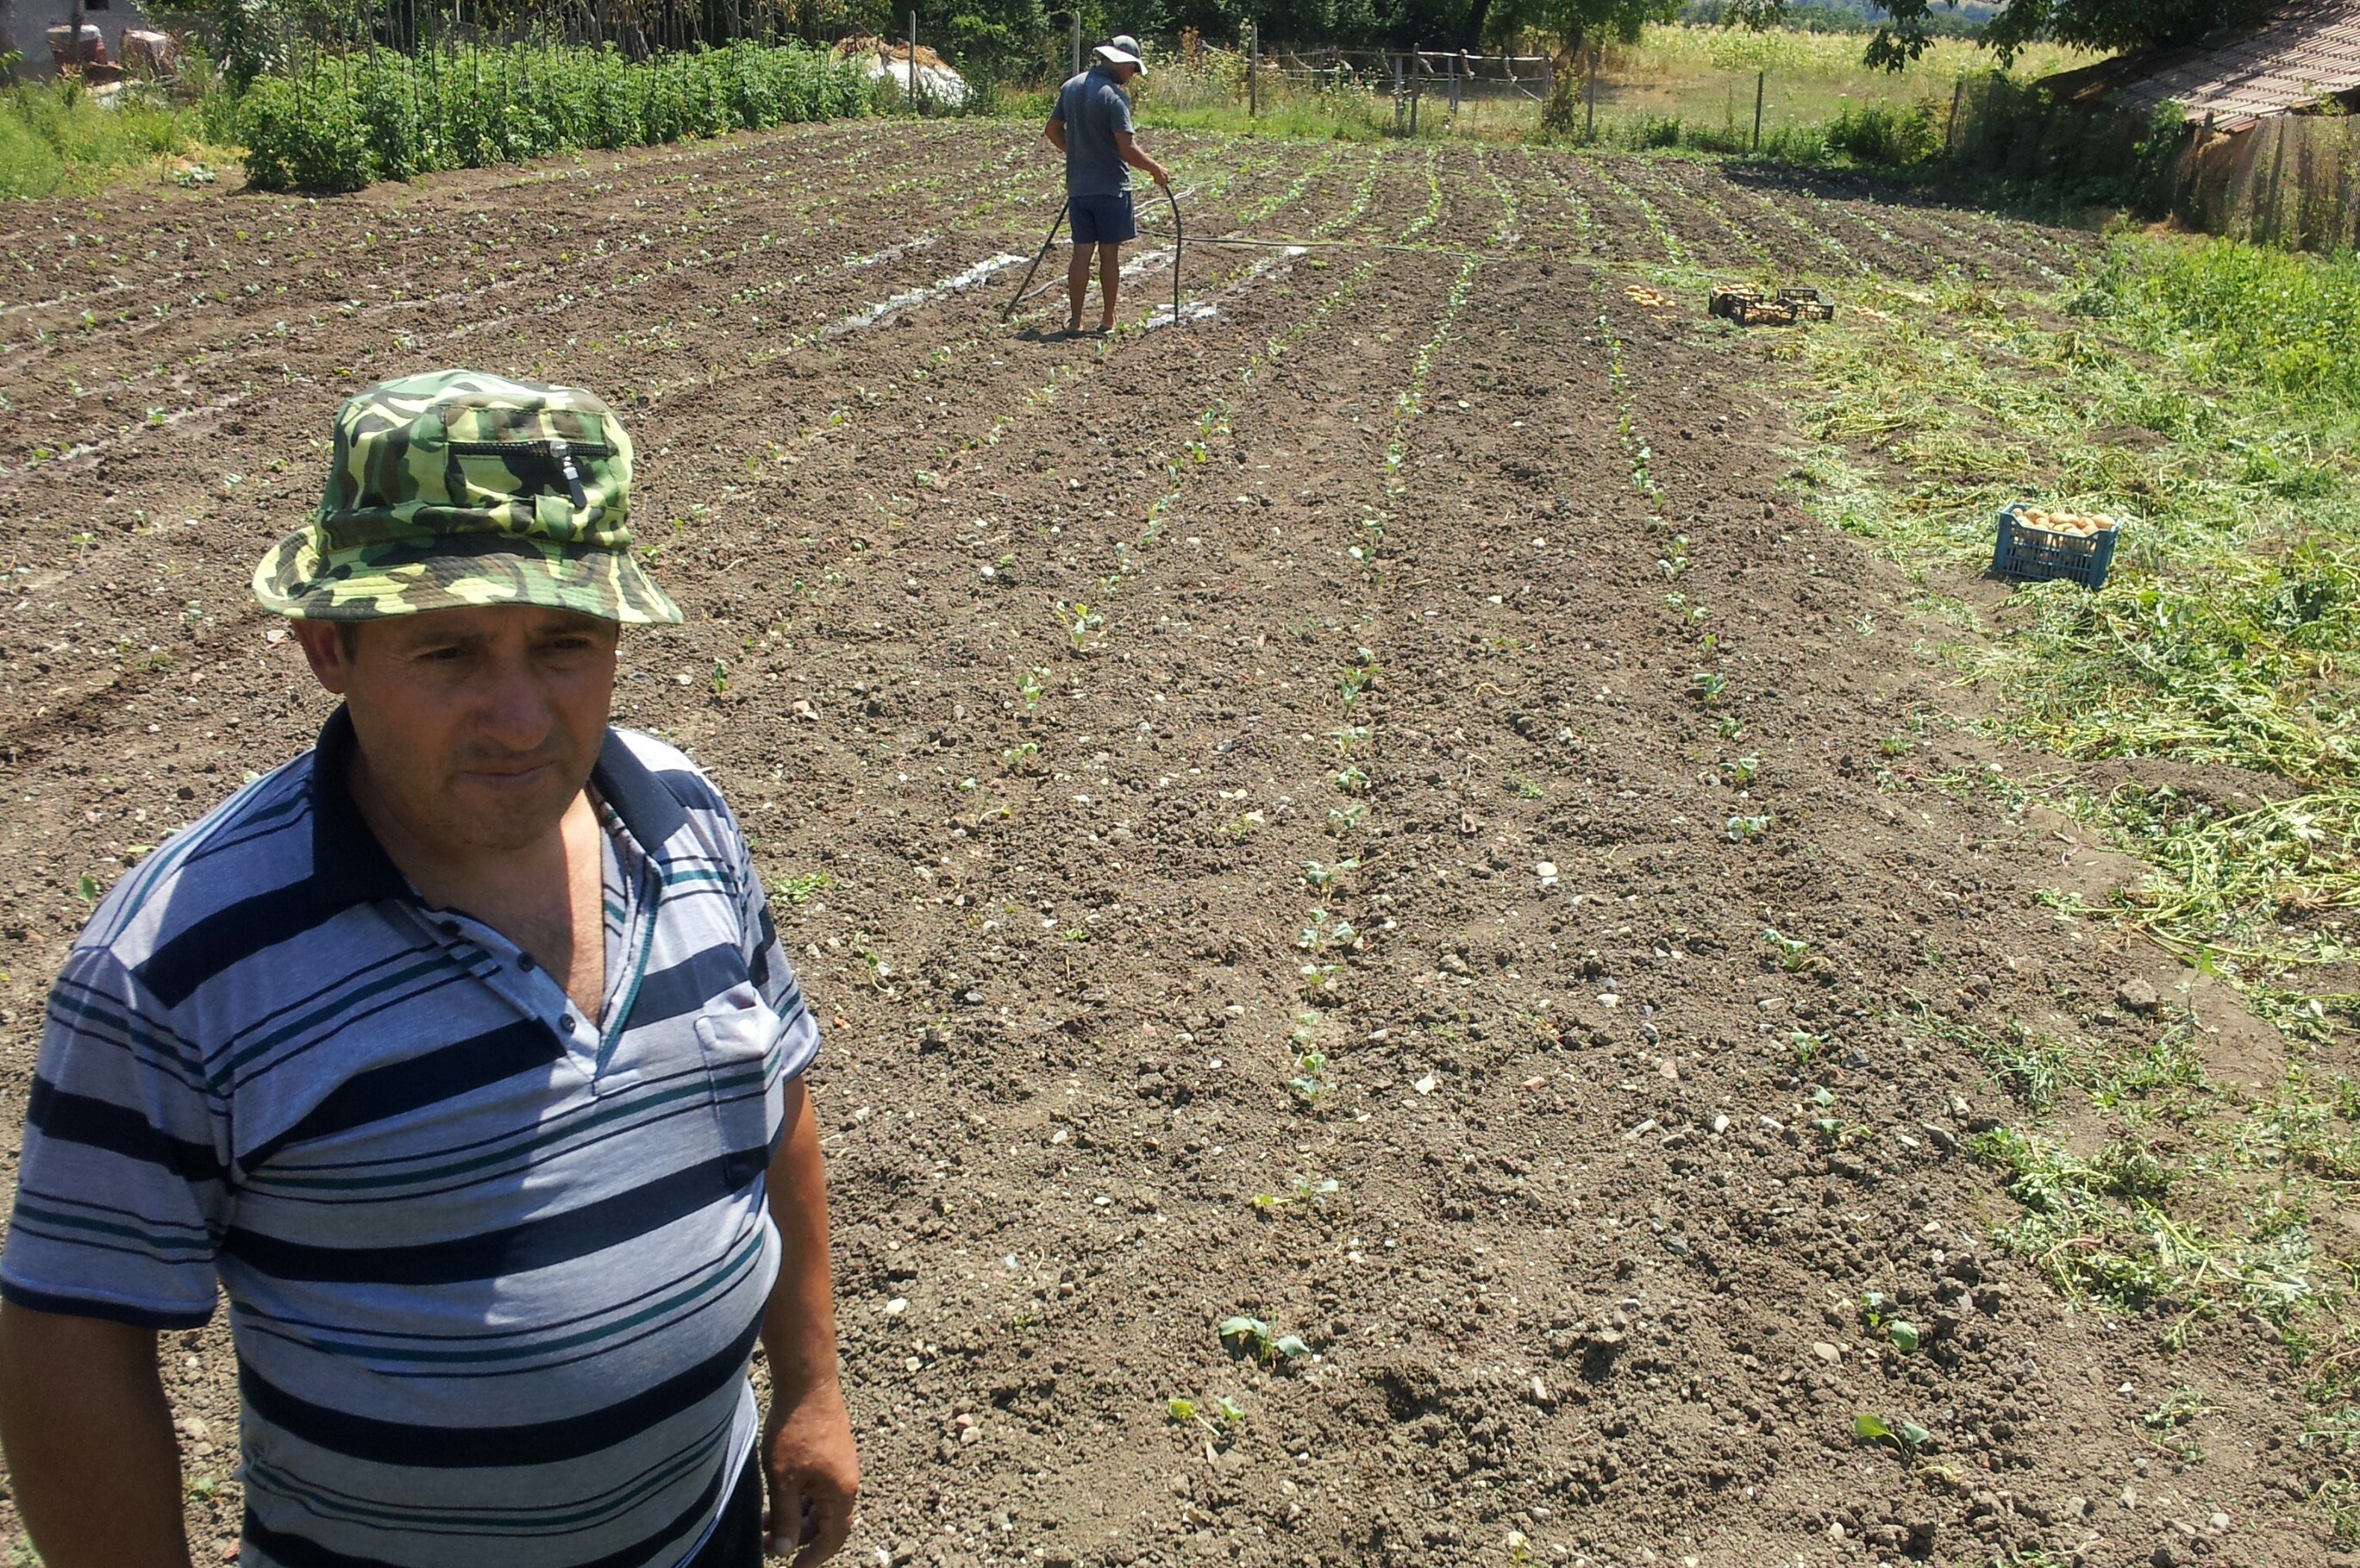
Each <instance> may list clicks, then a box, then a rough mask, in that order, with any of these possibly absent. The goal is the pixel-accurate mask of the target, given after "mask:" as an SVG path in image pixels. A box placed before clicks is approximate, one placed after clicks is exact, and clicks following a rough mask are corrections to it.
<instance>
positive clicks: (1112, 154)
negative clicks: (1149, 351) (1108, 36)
mask: <svg viewBox="0 0 2360 1568" xmlns="http://www.w3.org/2000/svg"><path fill="white" fill-rule="evenodd" d="M1146 69H1147V68H1146V67H1145V66H1143V65H1142V64H1140V62H1139V42H1138V40H1137V39H1135V38H1131V37H1130V36H1129V35H1128V34H1119V35H1117V36H1116V38H1115V40H1114V41H1113V42H1112V43H1108V44H1100V45H1098V63H1097V64H1095V65H1093V66H1091V67H1090V68H1089V70H1087V71H1084V72H1082V73H1081V74H1080V75H1079V76H1076V77H1075V78H1074V79H1073V80H1072V81H1071V82H1066V83H1065V86H1064V87H1063V88H1061V89H1059V90H1058V93H1057V106H1056V108H1055V109H1054V110H1052V111H1051V112H1050V114H1049V130H1048V136H1049V145H1050V146H1051V147H1055V148H1056V149H1057V150H1058V151H1059V152H1061V153H1064V154H1065V209H1066V212H1067V215H1068V218H1069V220H1070V221H1071V222H1072V223H1073V225H1074V259H1073V264H1072V265H1071V266H1069V267H1066V268H1065V300H1066V305H1065V330H1066V331H1067V332H1080V331H1081V330H1082V301H1083V299H1085V298H1086V297H1087V295H1088V294H1089V291H1090V253H1091V252H1092V251H1096V252H1097V253H1098V303H1099V304H1100V305H1101V306H1102V307H1103V308H1104V313H1103V314H1102V316H1101V317H1100V319H1099V321H1098V331H1100V332H1107V331H1109V330H1110V329H1111V328H1112V327H1113V326H1114V301H1115V294H1116V292H1117V290H1118V289H1119V288H1120V278H1121V275H1122V247H1123V242H1125V241H1126V240H1133V239H1137V238H1138V237H1139V224H1138V223H1137V222H1136V221H1135V220H1134V219H1133V218H1132V216H1131V169H1139V170H1141V171H1142V172H1143V173H1145V174H1146V175H1147V176H1148V177H1149V178H1150V179H1152V180H1154V181H1155V183H1156V184H1158V185H1164V186H1169V185H1170V184H1171V183H1172V174H1171V171H1170V170H1169V169H1165V168H1164V166H1163V165H1162V164H1160V163H1158V162H1156V161H1155V160H1154V159H1153V158H1150V157H1148V156H1147V154H1146V153H1145V152H1143V151H1142V150H1141V148H1140V146H1139V143H1138V141H1137V140H1136V139H1134V138H1133V136H1131V97H1130V94H1128V93H1125V92H1123V90H1122V89H1123V84H1124V83H1125V82H1129V81H1130V80H1131V78H1132V77H1134V76H1137V75H1139V74H1140V73H1141V72H1142V71H1145V70H1146ZM1126 166H1128V167H1126Z"/></svg>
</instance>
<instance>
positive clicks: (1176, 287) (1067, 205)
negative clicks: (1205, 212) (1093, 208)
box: [1000, 185, 1218, 326]
mask: <svg viewBox="0 0 2360 1568" xmlns="http://www.w3.org/2000/svg"><path fill="white" fill-rule="evenodd" d="M1157 189H1158V190H1160V191H1163V192H1164V205H1165V206H1167V207H1169V208H1171V209H1172V324H1173V325H1174V326H1178V325H1179V324H1180V249H1181V246H1182V245H1184V244H1185V243H1186V242H1185V231H1184V230H1183V229H1182V227H1181V223H1180V199H1179V198H1178V197H1177V196H1175V195H1174V194H1173V193H1172V187H1170V186H1169V185H1163V186H1158V187H1157ZM1073 204H1074V200H1073V198H1072V197H1070V196H1068V197H1067V198H1065V202H1064V204H1063V205H1061V206H1060V207H1058V209H1057V217H1056V221H1055V222H1054V223H1051V224H1050V225H1049V235H1048V237H1047V238H1046V239H1044V240H1043V241H1042V242H1041V248H1040V249H1039V250H1038V251H1035V252H1034V253H1033V256H1032V266H1030V267H1026V268H1025V269H1024V281H1023V282H1022V283H1020V284H1018V285H1017V286H1016V297H1015V298H1014V299H1011V300H1009V301H1008V304H1007V306H1006V308H1005V309H1003V310H1001V311H1000V320H1001V321H1007V320H1008V319H1009V318H1010V317H1011V316H1013V315H1014V314H1015V313H1016V307H1017V306H1019V305H1022V303H1024V301H1025V300H1027V299H1031V298H1032V296H1033V295H1035V294H1038V293H1045V292H1047V291H1048V290H1049V289H1054V288H1055V287H1056V279H1054V278H1052V279H1050V280H1049V281H1048V282H1046V283H1043V285H1041V287H1040V288H1039V289H1034V288H1033V287H1032V275H1033V274H1034V273H1036V272H1038V271H1040V270H1041V263H1042V262H1043V260H1045V259H1046V258H1047V256H1048V255H1049V247H1050V246H1051V245H1055V244H1056V243H1057V230H1058V229H1059V228H1061V227H1062V226H1064V224H1065V214H1066V212H1068V211H1070V210H1071V209H1072V207H1073ZM1215 243H1217V244H1218V242H1215Z"/></svg>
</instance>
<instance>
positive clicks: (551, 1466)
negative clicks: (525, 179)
mask: <svg viewBox="0 0 2360 1568" xmlns="http://www.w3.org/2000/svg"><path fill="white" fill-rule="evenodd" d="M334 453H335V455H334V459H333V468H332V470H331V472H330V474H329V475H328V487H327V496H326V499H325V500H323V501H322V503H321V504H320V508H319V510H318V511H317V512H316V513H315V514H314V515H313V517H312V519H311V524H310V526H309V527H307V528H304V529H302V530H301V531H300V532H299V533H297V534H295V535H294V536H293V537H292V538H290V539H287V540H286V541H285V542H284V543H282V544H280V545H279V546H278V547H277V548H276V549H274V550H271V552H270V553H269V554H268V555H267V556H266V557H264V558H263V561H262V565H261V567H260V568H259V569H258V570H257V572H256V573H255V582H254V589H255V596H256V597H257V599H259V600H260V601H261V602H262V604H263V607H264V608H266V609H268V610H273V611H276V612H278V613H279V615H286V616H289V617H290V618H291V619H292V621H293V623H294V625H293V630H294V633H295V640H296V641H297V642H298V643H299V644H300V646H301V648H302V649H303V654H304V657H305V658H306V659H309V660H310V661H311V672H312V674H313V675H315V676H316V677H318V679H319V681H320V684H321V685H322V686H324V687H326V688H327V689H328V690H329V691H332V692H334V693H335V694H336V695H337V696H338V697H341V698H342V699H343V703H342V705H341V706H339V707H338V708H337V709H336V711H335V713H333V715H331V716H330V718H329V719H328V722H327V724H326V726H325V727H324V728H323V729H322V730H321V732H320V740H319V745H318V746H316V747H315V748H313V749H312V750H311V751H309V752H306V753H305V754H303V755H302V756H300V757H296V758H295V759H294V760H293V761H291V762H289V763H287V764H285V765H284V766H283V767H280V768H277V769H275V770H274V771H272V772H271V773H270V774H268V776H266V777H265V778H263V779H259V780H257V782H255V783H253V784H250V785H248V786H247V787H246V789H241V790H239V791H238V792H237V793H236V794H235V795H234V796H232V797H231V798H230V799H229V800H227V801H226V802H224V804H222V805H221V806H220V807H218V808H216V809H215V810H214V811H213V812H212V813H211V814H210V815H208V816H207V817H205V818H204V820H203V821H202V822H198V823H197V824H196V825H195V826H193V827H191V828H190V829H189V830H188V831H187V832H185V833H181V834H180V835H179V836H178V837H177V838H176V839H174V840H173V841H172V842H171V843H169V844H165V845H163V846H162V847H160V848H159V849H158V850H157V852H156V853H155V854H154V855H151V856H149V857H148V858H147V860H145V861H143V862H141V863H140V865H139V866H138V868H137V870H135V871H133V872H131V873H129V874H127V875H126V876H125V877H124V878H123V880H122V881H120V882H119V883H117V884H116V885H115V889H114V891H113V892H111V893H109V894H108V895H107V897H106V898H105V900H104V902H102V903H101V904H100V905H99V907H98V911H97V913H95V914H94V915H93V916H92V917H91V921H90V925H89V927H88V928H87V929H86V930H84V931H83V932H82V939H81V940H80V941H79V942H75V943H74V946H73V951H72V952H71V953H69V954H68V955H67V958H66V962H65V968H64V971H63V973H61V974H60V975H59V976H58V982H57V985H56V987H55V988H54V989H53V990H51V992H50V993H49V1023H48V1027H47V1029H46V1030H45V1031H44V1033H43V1035H42V1038H41V1055H40V1062H39V1065H38V1067H37V1068H36V1069H35V1073H34V1078H33V1087H32V1093H31V1094H29V1095H28V1096H27V1102H26V1116H25V1119H26V1128H25V1142H24V1156H23V1160H22V1162H21V1164H20V1166H19V1180H18V1183H17V1190H16V1216H15V1218H14V1220H13V1221H12V1222H11V1223H10V1225H9V1227H8V1240H7V1248H6V1251H5V1255H0V1296H5V1305H0V1440H5V1443H6V1445H7V1460H8V1470H9V1487H10V1492H11V1495H12V1496H13V1497H14V1498H15V1500H16V1506H17V1508H18V1509H19V1510H20V1511H21V1513H22V1515H23V1518H24V1520H25V1528H26V1529H27V1530H29V1531H30V1532H31V1534H32V1538H33V1545H34V1548H35V1549H36V1550H37V1551H38V1552H40V1554H41V1560H42V1561H43V1562H44V1563H49V1565H50V1568H188V1564H189V1562H190V1553H189V1547H188V1543H187V1541H186V1540H185V1539H184V1536H183V1530H182V1524H181V1499H182V1497H183V1495H184V1494H183V1492H182V1490H181V1485H180V1454H178V1452H177V1451H176V1450H175V1447H174V1444H173V1437H172V1418H171V1412H170V1410H169V1407H168V1406H167V1405H166V1403H165V1398H164V1389H163V1387H162V1385H161V1383H160V1382H159V1380H158V1376H157V1367H156V1352H157V1344H156V1340H157V1335H158V1332H159V1331H162V1330H167V1329H191V1328H195V1327H196V1326H198V1325H199V1324H201V1323H204V1322H205V1321H206V1320H207V1319H208V1318H210V1317H211V1316H212V1315H213V1300H214V1295H215V1292H216V1290H219V1291H220V1292H221V1293H223V1294H225V1295H227V1296H228V1298H229V1325H230V1333H231V1335H232V1337H233V1340H234V1343H235V1345H236V1349H237V1363H238V1394H239V1403H240V1406H241V1410H240V1418H239V1420H240V1432H239V1446H240V1449H241V1451H242V1458H243V1460H244V1465H243V1467H242V1469H241V1471H240V1474H241V1475H242V1476H243V1477H244V1479H245V1482H246V1525H245V1531H244V1533H245V1540H244V1542H243V1543H242V1545H241V1546H240V1548H239V1549H238V1561H239V1562H240V1563H243V1564H244V1565H245V1568H591V1565H594V1564H596V1565H614V1568H625V1565H628V1568H761V1563H762V1559H763V1551H764V1547H765V1545H766V1544H767V1545H768V1547H769V1549H770V1552H773V1553H775V1554H777V1555H781V1556H784V1555H787V1554H789V1553H791V1552H793V1551H794V1550H795V1548H796V1547H797V1545H798V1544H801V1545H802V1546H803V1555H802V1557H801V1558H800V1559H799V1561H800V1562H802V1563H805V1564H810V1563H816V1562H818V1561H819V1560H820V1559H822V1558H825V1557H826V1556H827V1555H828V1554H829V1553H831V1552H834V1551H835V1550H836V1548H837V1547H838V1546H840V1545H842V1544H843V1541H844V1537H845V1531H846V1530H847V1528H848V1527H849V1525H850V1523H851V1519H852V1507H853V1497H854V1494H855V1493H856V1491H857V1490H858V1486H859V1465H858V1460H857V1459H856V1458H855V1456H854V1453H853V1445H852V1430H851V1426H850V1423H849V1421H847V1417H846V1414H845V1405H844V1396H843V1393H842V1392H841V1390H840V1388H839V1387H838V1384H837V1381H836V1318H835V1309H834V1307H833V1304H832V1301H831V1297H830V1292H829V1288H828V1267H827V1196H826V1192H825V1177H824V1176H823V1173H822V1171H821V1165H820V1149H819V1133H818V1129H817V1127H816V1126H815V1124H814V1119H813V1109H812V1105H811V1102H810V1099H809V1097H808V1096H807V1095H806V1094H805V1093H804V1088H803V1070H804V1069H805V1068H806V1067H807V1066H809V1065H810V1063H811V1061H812V1058H813V1056H814V1053H815V1052H816V1051H817V1050H818V1048H819V1034H818V1030H817V1029H816V1028H815V1027H814V1023H813V1020H812V1015H811V1010H810V1008H809V1007H806V1006H805V1005H804V1002H803V992H802V990H801V989H800V988H799V987H798V986H797V985H796V984H795V976H794V974H793V972H792V970H791V969H790V968H789V967H788V964H787V955H786V953H785V952H784V950H782V949H781V946H780V944H779V940H778V935H777V932H776V931H774V930H773V929H772V927H771V924H770V910H769V909H768V907H767V905H766V902H765V900H764V898H763V892H762V881H761V877H760V876H759V874H758V873H757V871H756V869H755V866H754V860H753V857H752V855H749V854H748V850H747V845H746V841H745V839H744V837H743V836H742V835H741V834H740V833H739V832H738V830H737V818H736V817H735V816H733V815H732V814H731V812H730V810H729V808H728V806H727V804H725V803H724V802H723V800H722V799H721V796H720V794H719V792H718V791H716V789H714V787H713V784H712V782H711V780H709V779H706V778H705V775H704V774H702V773H700V772H698V771H697V769H696V767H695V765H694V764H693V763H691V762H690V761H689V760H688V759H687V758H686V757H683V756H682V755H681V754H680V753H679V752H677V751H674V750H673V749H672V747H671V746H666V745H664V744H663V743H662V742H661V741H657V740H653V739H650V737H648V736H646V735H634V734H632V733H631V732H629V731H628V730H617V729H614V728H612V727H610V726H609V725H608V724H607V722H606V715H607V710H608V707H609V705H610V703H611V701H612V699H613V696H614V682H615V653H616V645H617V638H618V637H619V636H620V634H621V631H622V627H623V626H624V624H626V623H629V622H650V621H677V620H679V619H680V618H681V616H680V612H679V611H678V610H676V609H674V608H673V607H672V601H671V600H669V599H667V598H666V597H664V594H663V592H662V590H661V589H660V588H658V587H657V586H656V585H655V583H654V582H653V581H652V580H650V578H649V577H648V575H647V573H646V572H645V571H644V570H643V569H642V567H641V566H640V564H639V561H638V559H637V557H636V552H635V551H633V550H632V549H631V530H630V528H629V527H628V523H627V520H626V517H627V508H628V504H629V503H628V495H629V485H630V479H631V444H630V440H629V438H628V437H627V436H626V435H625V434H624V433H623V427H622V425H621V423H620V422H619V421H618V420H617V419H616V418H615V416H614V414H613V413H612V412H611V411H609V410H608V408H607V407H606V404H604V403H602V402H600V401H599V400H598V399H597V398H595V397H591V396H590V395H589V394H588V393H586V392H580V391H576V390H574V388H572V387H541V386H534V385H531V384H530V383H523V382H515V381H508V380H504V379H502V378H500V377H498V376H481V375H476V374H475V373H473V372H470V371H464V370H461V371H443V372H440V373H437V374H432V375H426V376H410V377H407V378H405V379H403V380H399V381H389V382H387V383H385V384H384V385H382V386H378V387H370V388H369V389H368V390H366V391H365V392H362V393H360V394H359V395H358V396H356V397H353V398H352V399H350V400H349V401H347V402H346V403H345V404H344V408H343V409H342V410H341V411H340V412H339V413H338V415H337V417H336V425H335V446H334ZM758 1340H759V1343H760V1344H761V1345H763V1346H764V1348H765V1349H766V1350H767V1351H768V1353H769V1367H770V1410H769V1413H768V1416H767V1419H766V1418H765V1416H764V1413H763V1411H762V1410H760V1409H759V1406H758V1405H757V1404H756V1402H755V1399H754V1390H753V1388H752V1387H751V1386H750V1384H749V1383H748V1380H747V1366H748V1359H749V1357H750V1356H751V1355H752V1353H753V1350H754V1346H755V1344H756V1343H757V1341H758ZM765 1479H767V1480H768V1482H769V1486H770V1517H769V1519H768V1521H767V1524H766V1521H765V1520H764V1519H763V1508H762V1492H763V1483H764V1481H765ZM766 1538H767V1541H766ZM216 1555H217V1554H216V1553H215V1552H213V1551H211V1550H208V1551H207V1552H206V1553H205V1556H206V1558H207V1560H208V1561H211V1560H213V1558H214V1557H215V1556H216Z"/></svg>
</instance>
